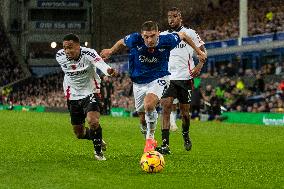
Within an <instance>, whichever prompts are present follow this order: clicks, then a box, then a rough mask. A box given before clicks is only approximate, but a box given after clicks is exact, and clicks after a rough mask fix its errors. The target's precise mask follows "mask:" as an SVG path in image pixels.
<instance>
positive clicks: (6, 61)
mask: <svg viewBox="0 0 284 189" xmlns="http://www.w3.org/2000/svg"><path fill="white" fill-rule="evenodd" d="M0 65H1V69H0V86H4V85H7V84H9V83H11V82H13V81H17V80H19V79H22V78H24V77H25V74H24V73H23V71H22V68H21V66H20V65H19V63H18V61H17V58H16V55H15V53H14V52H13V50H12V48H11V45H10V42H9V39H8V37H7V36H6V33H5V30H4V27H3V24H2V23H1V19H0Z"/></svg>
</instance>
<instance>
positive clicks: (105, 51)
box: [100, 49, 112, 60]
mask: <svg viewBox="0 0 284 189" xmlns="http://www.w3.org/2000/svg"><path fill="white" fill-rule="evenodd" d="M111 54H112V51H111V49H103V50H102V51H101V53H100V56H101V57H102V58H103V60H107V59H109V57H110V56H111Z"/></svg>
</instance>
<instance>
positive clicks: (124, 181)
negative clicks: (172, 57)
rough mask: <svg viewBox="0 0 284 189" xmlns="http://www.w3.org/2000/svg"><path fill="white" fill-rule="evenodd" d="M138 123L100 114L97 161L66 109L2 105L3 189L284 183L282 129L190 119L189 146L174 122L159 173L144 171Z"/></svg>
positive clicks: (0, 165) (279, 185) (0, 171)
mask: <svg viewBox="0 0 284 189" xmlns="http://www.w3.org/2000/svg"><path fill="white" fill-rule="evenodd" d="M138 122H139V121H138V119H137V118H113V117H107V116H105V117H102V118H101V125H102V127H103V136H104V139H105V140H106V142H107V143H108V149H107V151H106V153H105V155H106V158H107V161H105V162H98V161H95V160H94V158H93V150H92V143H91V142H90V141H87V140H78V139H76V138H75V136H74V134H73V131H72V127H71V125H70V124H69V115H68V114H57V113H32V112H14V111H0V145H1V150H0V188H1V189H5V188H13V189H14V188H19V189H23V188H28V189H33V188H34V189H37V188H52V189H56V188H58V189H62V188H66V189H71V188H74V189H75V188H76V189H77V188H98V189H104V188H112V189H113V188H119V189H120V188H135V189H138V188H147V189H150V188H163V189H165V188H171V189H172V188H277V189H278V188H284V127H275V126H271V127H269V126H257V125H244V124H242V125H239V124H225V123H220V122H196V121H193V122H192V123H191V138H192V141H193V148H192V150H191V151H190V152H187V151H185V150H184V148H183V140H182V137H181V127H180V125H181V122H180V120H179V122H178V125H179V130H178V131H177V132H174V133H173V132H172V133H171V134H170V139H171V141H170V146H171V151H172V154H171V155H168V156H165V161H166V166H165V169H164V171H163V172H162V173H157V174H147V173H144V172H143V171H142V170H141V169H140V166H139V161H140V157H141V155H142V152H143V147H144V139H143V136H142V135H141V134H140V130H139V128H138V125H139V123H138ZM159 128H160V126H158V129H157V132H156V138H157V139H158V142H161V136H160V129H159Z"/></svg>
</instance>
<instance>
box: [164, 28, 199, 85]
mask: <svg viewBox="0 0 284 189" xmlns="http://www.w3.org/2000/svg"><path fill="white" fill-rule="evenodd" d="M177 32H185V33H186V34H187V35H188V36H189V37H190V38H191V39H192V41H193V42H194V43H195V45H196V46H197V47H200V46H201V45H204V42H203V41H202V40H201V38H200V37H199V35H198V34H197V33H196V31H195V30H192V29H190V28H186V27H184V26H181V27H180V28H179V31H173V32H172V33H177ZM168 33H171V32H170V31H169V30H167V31H164V32H162V33H161V35H165V34H168ZM193 51H194V50H193V48H192V47H191V46H190V45H188V44H187V43H186V42H184V41H181V42H180V43H179V44H178V45H177V46H176V47H175V48H174V49H173V50H171V54H170V58H169V72H170V73H171V75H170V80H188V79H192V77H191V76H190V74H191V70H192V69H193V68H194V67H195V65H194V62H193V58H192V57H193Z"/></svg>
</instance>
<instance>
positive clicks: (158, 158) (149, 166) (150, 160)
mask: <svg viewBox="0 0 284 189" xmlns="http://www.w3.org/2000/svg"><path fill="white" fill-rule="evenodd" d="M140 166H141V168H142V169H143V171H146V172H147V173H158V172H161V171H162V170H163V169H164V167H165V160H164V157H163V155H162V154H160V153H159V152H157V151H149V152H146V153H144V154H143V155H142V157H141V160H140Z"/></svg>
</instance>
